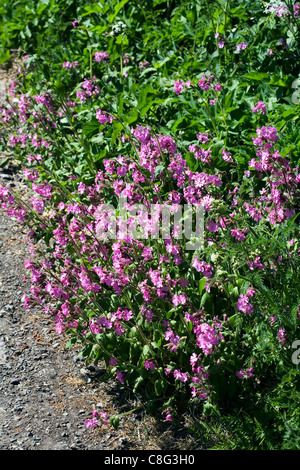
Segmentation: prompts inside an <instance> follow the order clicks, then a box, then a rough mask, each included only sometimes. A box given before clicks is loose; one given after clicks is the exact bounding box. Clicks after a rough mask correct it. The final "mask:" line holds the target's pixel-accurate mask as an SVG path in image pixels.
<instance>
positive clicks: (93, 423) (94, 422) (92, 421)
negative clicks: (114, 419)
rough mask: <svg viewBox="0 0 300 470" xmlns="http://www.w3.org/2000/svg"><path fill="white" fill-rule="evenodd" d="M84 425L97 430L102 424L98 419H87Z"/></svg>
mask: <svg viewBox="0 0 300 470" xmlns="http://www.w3.org/2000/svg"><path fill="white" fill-rule="evenodd" d="M84 424H85V426H86V427H87V428H97V427H98V426H99V424H100V423H99V421H98V419H97V418H92V419H86V420H85V423H84Z"/></svg>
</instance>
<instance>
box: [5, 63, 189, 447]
mask: <svg viewBox="0 0 300 470" xmlns="http://www.w3.org/2000/svg"><path fill="white" fill-rule="evenodd" d="M11 78H12V75H11V72H10V71H8V72H7V71H3V69H2V70H0V105H1V101H2V102H3V98H4V96H5V89H7V86H8V85H9V84H10V81H11ZM4 158H5V156H3V155H0V163H1V161H3V159H4ZM0 183H1V184H5V185H7V186H10V187H11V188H12V189H17V192H21V194H22V192H23V193H26V186H24V184H23V183H22V180H21V178H20V176H19V172H18V169H17V167H16V166H15V165H14V164H13V163H10V164H9V165H8V166H5V168H2V169H1V168H0ZM26 236H27V230H26V229H24V227H23V226H22V225H20V223H18V222H16V221H14V220H13V219H11V218H9V217H8V216H7V215H6V214H5V213H4V212H3V211H2V210H1V209H0V450H73V449H74V450H164V449H181V450H188V449H193V448H195V443H193V440H192V438H191V437H190V436H189V435H188V434H187V433H186V431H185V430H184V429H182V430H181V432H178V431H177V432H175V431H174V429H173V428H172V425H170V424H169V423H160V422H157V421H156V420H155V419H154V418H151V417H148V416H146V415H145V414H144V413H142V412H140V413H135V414H132V415H129V416H127V417H126V419H124V420H123V419H121V421H120V426H119V428H118V429H117V430H114V429H113V428H112V427H111V426H110V427H105V426H103V427H102V428H98V429H97V430H96V431H93V430H90V429H86V427H85V424H84V422H85V420H86V419H88V418H91V417H92V414H91V412H92V410H93V409H97V410H98V411H105V412H107V413H108V415H109V416H111V415H113V414H119V413H122V412H125V411H128V410H130V408H134V407H135V406H136V402H135V401H134V397H132V396H131V395H130V393H129V392H128V395H126V393H124V391H123V392H122V393H120V390H119V388H118V387H117V385H116V384H115V382H114V381H113V380H111V381H109V382H106V383H102V382H101V381H100V377H101V374H102V373H103V372H104V370H101V367H99V368H98V367H97V368H95V367H93V366H90V367H86V366H85V363H84V362H83V361H82V360H80V359H79V358H78V352H79V350H78V351H77V350H76V349H74V348H72V349H70V350H68V349H65V343H64V338H62V337H60V336H59V335H57V333H56V331H55V329H54V328H53V324H52V322H51V321H50V319H49V318H48V317H47V316H46V314H45V313H44V310H43V308H42V307H35V308H33V309H31V310H30V311H28V310H26V309H24V308H23V302H22V295H23V293H25V292H28V291H29V289H30V282H29V281H26V280H24V276H25V275H26V274H27V273H26V270H25V267H24V261H25V259H27V258H28V257H29V248H28V246H27V243H26ZM196 448H197V447H196Z"/></svg>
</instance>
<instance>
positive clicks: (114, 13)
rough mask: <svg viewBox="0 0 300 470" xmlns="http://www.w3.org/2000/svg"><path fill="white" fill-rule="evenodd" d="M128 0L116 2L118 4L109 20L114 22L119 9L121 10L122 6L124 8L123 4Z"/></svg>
mask: <svg viewBox="0 0 300 470" xmlns="http://www.w3.org/2000/svg"><path fill="white" fill-rule="evenodd" d="M127 2H128V0H122V2H120V3H117V4H116V6H115V8H114V12H113V13H112V14H111V15H109V17H108V20H109V22H110V23H112V22H113V20H114V19H115V17H116V16H117V14H118V13H119V11H120V10H121V8H123V6H124V5H126V3H127Z"/></svg>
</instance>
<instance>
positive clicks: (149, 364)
mask: <svg viewBox="0 0 300 470" xmlns="http://www.w3.org/2000/svg"><path fill="white" fill-rule="evenodd" d="M144 367H145V369H147V370H149V369H150V370H154V369H155V362H154V361H151V360H149V359H146V361H145V362H144Z"/></svg>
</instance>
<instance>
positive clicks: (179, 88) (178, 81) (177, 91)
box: [174, 80, 184, 95]
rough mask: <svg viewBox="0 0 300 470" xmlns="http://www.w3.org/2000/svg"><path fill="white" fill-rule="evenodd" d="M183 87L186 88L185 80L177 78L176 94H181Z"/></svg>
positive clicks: (175, 83)
mask: <svg viewBox="0 0 300 470" xmlns="http://www.w3.org/2000/svg"><path fill="white" fill-rule="evenodd" d="M183 89H184V82H183V81H181V80H177V81H175V82H174V92H175V93H176V95H179V94H180V93H181V92H182V90H183Z"/></svg>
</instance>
